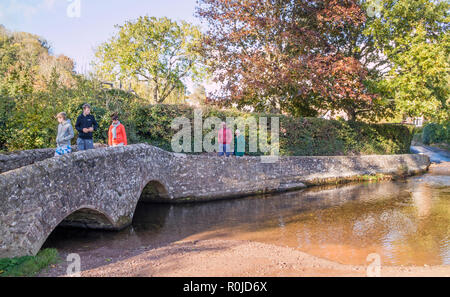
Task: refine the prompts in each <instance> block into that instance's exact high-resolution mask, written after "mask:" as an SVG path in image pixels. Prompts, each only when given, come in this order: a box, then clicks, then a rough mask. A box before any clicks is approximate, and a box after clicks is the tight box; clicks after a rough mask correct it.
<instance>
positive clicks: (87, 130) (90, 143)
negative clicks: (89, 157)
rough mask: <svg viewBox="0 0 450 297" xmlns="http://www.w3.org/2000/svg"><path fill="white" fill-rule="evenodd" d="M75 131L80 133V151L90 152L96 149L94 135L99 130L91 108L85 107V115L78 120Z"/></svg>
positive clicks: (78, 140)
mask: <svg viewBox="0 0 450 297" xmlns="http://www.w3.org/2000/svg"><path fill="white" fill-rule="evenodd" d="M75 129H77V131H78V139H77V145H78V150H79V151H85V150H90V149H93V148H94V140H93V138H92V133H93V132H94V131H96V130H97V129H98V124H97V121H96V120H95V117H94V116H93V115H91V106H90V105H89V104H87V103H86V104H85V105H83V113H82V114H80V116H79V117H78V119H77V123H76V124H75Z"/></svg>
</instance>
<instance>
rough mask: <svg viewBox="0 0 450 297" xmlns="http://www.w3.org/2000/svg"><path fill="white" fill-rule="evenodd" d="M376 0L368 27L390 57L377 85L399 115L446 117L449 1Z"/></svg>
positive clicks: (449, 94)
mask: <svg viewBox="0 0 450 297" xmlns="http://www.w3.org/2000/svg"><path fill="white" fill-rule="evenodd" d="M379 2H380V3H381V5H380V6H379V10H378V12H377V13H376V18H375V20H374V21H373V22H372V23H371V25H370V27H369V28H368V30H367V34H370V35H371V36H373V38H374V40H375V42H376V45H377V46H378V47H379V48H380V50H382V51H383V54H384V55H385V56H386V57H387V58H388V59H389V62H390V65H389V68H390V69H389V71H388V72H387V73H386V75H385V76H384V79H383V80H381V81H380V83H379V84H378V86H379V88H380V89H381V90H383V91H384V96H386V97H387V98H389V99H391V100H393V101H394V102H395V104H396V109H397V111H398V112H400V113H402V114H404V115H407V116H421V115H424V116H426V117H427V118H428V119H431V120H437V121H445V120H448V118H449V109H448V106H449V103H450V101H449V98H450V85H449V81H450V77H449V66H450V65H449V51H450V39H449V34H448V28H449V23H448V22H449V16H448V12H449V9H450V4H449V2H448V1H433V0H413V1H411V0H379Z"/></svg>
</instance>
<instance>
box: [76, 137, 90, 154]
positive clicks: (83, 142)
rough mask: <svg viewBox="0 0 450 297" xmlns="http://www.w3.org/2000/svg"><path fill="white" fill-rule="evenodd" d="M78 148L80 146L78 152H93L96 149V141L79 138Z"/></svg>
mask: <svg viewBox="0 0 450 297" xmlns="http://www.w3.org/2000/svg"><path fill="white" fill-rule="evenodd" d="M77 146H78V151H87V150H92V149H93V148H94V140H92V139H83V138H78V139H77Z"/></svg>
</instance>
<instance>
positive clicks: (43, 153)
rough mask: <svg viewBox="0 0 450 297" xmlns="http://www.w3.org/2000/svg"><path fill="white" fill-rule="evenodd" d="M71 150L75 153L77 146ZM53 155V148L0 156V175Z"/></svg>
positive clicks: (98, 145)
mask: <svg viewBox="0 0 450 297" xmlns="http://www.w3.org/2000/svg"><path fill="white" fill-rule="evenodd" d="M95 146H96V148H99V147H101V145H100V144H95ZM72 149H73V151H74V152H76V151H77V146H76V145H74V146H72ZM54 155H55V149H53V148H47V149H39V150H28V151H18V152H11V153H3V154H0V174H1V173H4V172H7V171H10V170H14V169H17V168H21V167H24V166H28V165H31V164H34V163H36V162H39V161H43V160H45V159H49V158H52V157H53V156H54Z"/></svg>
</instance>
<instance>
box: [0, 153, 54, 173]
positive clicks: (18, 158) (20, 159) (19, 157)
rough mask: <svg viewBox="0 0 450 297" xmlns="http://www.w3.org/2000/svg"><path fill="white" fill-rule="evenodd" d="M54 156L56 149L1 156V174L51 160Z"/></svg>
mask: <svg viewBox="0 0 450 297" xmlns="http://www.w3.org/2000/svg"><path fill="white" fill-rule="evenodd" d="M54 154H55V150H54V149H40V150H29V151H20V152H12V153H6V154H0V173H3V172H7V171H10V170H14V169H17V168H21V167H24V166H28V165H31V164H33V163H36V162H39V161H42V160H45V159H48V158H51V157H53V156H54Z"/></svg>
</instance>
